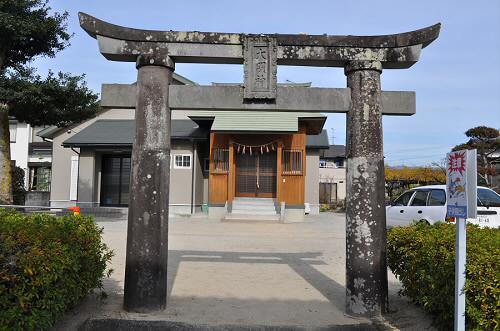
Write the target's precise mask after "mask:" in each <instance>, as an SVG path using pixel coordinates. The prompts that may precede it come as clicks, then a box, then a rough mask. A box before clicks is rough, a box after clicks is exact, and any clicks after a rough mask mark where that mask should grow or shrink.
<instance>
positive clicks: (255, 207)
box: [232, 204, 276, 210]
mask: <svg viewBox="0 0 500 331" xmlns="http://www.w3.org/2000/svg"><path fill="white" fill-rule="evenodd" d="M232 209H233V210H235V209H244V210H276V207H275V206H274V205H240V204H237V205H233V206H232Z"/></svg>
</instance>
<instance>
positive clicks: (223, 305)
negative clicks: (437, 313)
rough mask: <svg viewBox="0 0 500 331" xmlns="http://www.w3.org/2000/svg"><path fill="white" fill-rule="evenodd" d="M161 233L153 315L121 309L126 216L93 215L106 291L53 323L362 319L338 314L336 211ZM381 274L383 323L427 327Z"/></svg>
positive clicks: (184, 222) (175, 226)
mask: <svg viewBox="0 0 500 331" xmlns="http://www.w3.org/2000/svg"><path fill="white" fill-rule="evenodd" d="M170 222H171V224H170V237H169V250H170V251H169V261H168V276H169V277H168V279H169V282H168V304H167V309H166V310H165V311H164V312H161V313H155V314H148V315H144V314H129V313H126V312H124V311H123V310H122V309H121V304H122V295H123V278H124V270H125V245H126V240H125V238H126V225H127V223H126V221H115V222H109V221H108V222H99V224H100V225H101V226H103V227H104V239H105V241H106V243H107V244H108V245H109V246H110V247H111V248H112V249H113V250H114V251H115V256H114V258H113V262H112V263H113V266H112V267H113V269H114V270H115V271H114V273H113V274H112V276H111V278H109V279H107V280H106V281H105V290H106V292H107V293H108V294H109V297H108V299H106V300H105V301H104V303H99V302H97V301H96V300H94V299H88V300H87V301H86V302H85V303H84V304H82V305H81V306H80V307H77V308H76V309H75V310H74V311H73V312H70V313H69V314H67V315H66V316H65V318H64V319H63V321H61V323H60V324H59V325H58V326H57V328H56V329H57V330H62V329H65V330H68V329H71V328H75V327H76V325H77V324H78V323H81V322H82V321H83V320H85V319H86V318H88V317H90V316H93V317H102V316H106V317H112V318H114V317H125V318H131V319H139V320H141V319H146V320H168V321H178V322H189V323H195V324H204V325H268V326H278V325H279V326H292V325H293V326H302V327H306V328H317V327H325V326H329V325H345V326H347V325H353V326H354V325H360V324H361V325H364V323H371V322H370V321H368V320H365V319H358V318H352V317H350V316H347V315H345V314H344V310H345V309H344V300H345V288H344V283H345V220H344V214H333V213H324V214H321V215H320V216H308V218H307V222H305V223H294V224H252V223H223V222H215V221H210V220H208V219H205V218H194V219H172V220H171V221H170ZM399 289H400V284H399V282H398V281H397V280H396V279H395V278H394V276H392V274H389V291H390V306H391V309H392V310H394V312H392V313H390V314H388V315H387V317H386V318H385V321H383V322H384V324H385V328H387V329H392V328H393V327H394V329H401V330H425V329H430V324H431V320H430V318H429V317H428V316H426V315H425V314H424V313H423V312H422V311H421V310H420V309H418V308H417V307H415V306H414V305H412V304H411V303H409V302H408V300H407V299H405V298H401V297H398V295H397V291H398V290H399Z"/></svg>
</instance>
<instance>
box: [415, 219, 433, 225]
mask: <svg viewBox="0 0 500 331" xmlns="http://www.w3.org/2000/svg"><path fill="white" fill-rule="evenodd" d="M417 223H418V224H425V225H430V223H429V221H427V220H425V219H421V220H420V221H418V222H417Z"/></svg>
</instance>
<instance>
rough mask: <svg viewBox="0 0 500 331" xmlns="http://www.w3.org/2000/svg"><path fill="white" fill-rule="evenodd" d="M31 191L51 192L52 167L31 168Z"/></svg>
mask: <svg viewBox="0 0 500 331" xmlns="http://www.w3.org/2000/svg"><path fill="white" fill-rule="evenodd" d="M29 170H30V182H29V184H30V185H29V190H30V191H45V192H48V191H50V170H51V169H50V167H43V166H40V167H39V166H35V167H30V169H29Z"/></svg>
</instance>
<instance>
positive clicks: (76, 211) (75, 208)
mask: <svg viewBox="0 0 500 331" xmlns="http://www.w3.org/2000/svg"><path fill="white" fill-rule="evenodd" d="M68 209H69V210H71V211H72V212H73V215H75V216H77V215H80V213H81V209H80V206H73V207H69V208H68Z"/></svg>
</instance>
